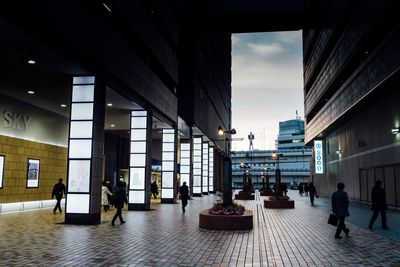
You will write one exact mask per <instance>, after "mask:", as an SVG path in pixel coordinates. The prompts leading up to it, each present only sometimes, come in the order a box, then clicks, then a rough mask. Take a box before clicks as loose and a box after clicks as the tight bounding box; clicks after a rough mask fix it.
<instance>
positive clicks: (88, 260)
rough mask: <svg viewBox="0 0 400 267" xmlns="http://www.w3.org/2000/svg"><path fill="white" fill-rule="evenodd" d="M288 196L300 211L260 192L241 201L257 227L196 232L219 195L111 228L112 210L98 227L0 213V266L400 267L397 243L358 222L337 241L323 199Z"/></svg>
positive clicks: (134, 215) (131, 216) (133, 215)
mask: <svg viewBox="0 0 400 267" xmlns="http://www.w3.org/2000/svg"><path fill="white" fill-rule="evenodd" d="M290 195H292V197H293V198H294V199H295V200H296V208H295V209H288V210H270V209H265V208H263V205H262V204H263V202H262V197H261V198H260V197H259V196H258V195H257V197H256V200H255V201H238V202H241V203H244V204H245V206H246V207H247V208H248V209H252V210H253V213H254V229H253V230H252V231H209V230H203V229H199V227H198V213H199V212H200V211H202V210H203V209H205V208H207V207H209V206H211V205H212V203H213V202H214V201H215V200H216V197H214V196H207V197H202V198H195V199H194V200H191V201H190V202H189V205H188V207H187V212H186V214H182V212H181V209H180V205H174V204H156V205H155V210H152V211H148V212H139V211H130V212H124V213H123V216H124V219H126V221H127V223H126V224H124V225H120V224H116V225H115V226H114V227H113V226H111V225H110V219H111V217H112V215H113V213H114V211H111V212H107V213H105V214H103V215H102V221H103V223H102V224H100V225H96V226H77V225H64V224H62V222H63V220H64V218H63V217H64V216H63V215H60V214H56V215H53V214H52V211H51V210H39V211H30V212H22V213H13V214H0V237H1V239H0V265H1V266H400V265H399V264H400V243H399V242H397V241H395V240H393V239H390V238H387V237H384V236H382V235H380V234H378V233H376V232H374V231H369V230H367V229H366V228H365V225H364V226H363V227H359V226H357V225H356V224H353V223H349V224H348V226H349V228H350V237H347V238H345V237H344V238H342V239H340V240H336V239H334V232H335V228H334V227H332V226H330V225H328V224H327V223H326V221H327V217H328V215H327V212H326V211H325V210H324V208H323V207H324V205H323V203H328V201H327V200H326V199H323V198H320V199H318V200H317V204H318V206H315V207H311V206H310V205H309V202H308V201H307V199H306V198H305V197H298V196H297V194H296V192H295V191H290ZM365 209H367V208H365ZM350 212H352V214H355V213H356V212H355V211H352V210H351V211H350ZM393 223H394V222H393ZM397 223H398V222H397ZM391 225H392V223H391V224H389V226H391ZM392 231H393V232H394V230H392Z"/></svg>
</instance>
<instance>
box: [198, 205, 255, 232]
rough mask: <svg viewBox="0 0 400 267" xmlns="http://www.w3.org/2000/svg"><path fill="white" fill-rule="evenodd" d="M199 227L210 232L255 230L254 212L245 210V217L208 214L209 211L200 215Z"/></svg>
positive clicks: (204, 211)
mask: <svg viewBox="0 0 400 267" xmlns="http://www.w3.org/2000/svg"><path fill="white" fill-rule="evenodd" d="M199 226H200V228H203V229H209V230H251V229H253V212H252V211H251V210H245V211H244V214H243V215H214V214H208V209H206V210H203V211H202V212H200V214H199Z"/></svg>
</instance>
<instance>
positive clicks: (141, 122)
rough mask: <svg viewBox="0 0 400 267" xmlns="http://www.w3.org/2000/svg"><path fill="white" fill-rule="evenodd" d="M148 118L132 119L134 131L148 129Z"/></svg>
mask: <svg viewBox="0 0 400 267" xmlns="http://www.w3.org/2000/svg"><path fill="white" fill-rule="evenodd" d="M146 124H147V118H146V117H131V126H132V128H133V129H137V128H138V129H146Z"/></svg>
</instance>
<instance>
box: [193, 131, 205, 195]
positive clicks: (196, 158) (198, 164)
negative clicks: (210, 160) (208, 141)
mask: <svg viewBox="0 0 400 267" xmlns="http://www.w3.org/2000/svg"><path fill="white" fill-rule="evenodd" d="M202 142H203V140H202V138H201V137H194V138H193V194H197V195H199V194H201V193H202V189H203V188H202V149H203V144H202Z"/></svg>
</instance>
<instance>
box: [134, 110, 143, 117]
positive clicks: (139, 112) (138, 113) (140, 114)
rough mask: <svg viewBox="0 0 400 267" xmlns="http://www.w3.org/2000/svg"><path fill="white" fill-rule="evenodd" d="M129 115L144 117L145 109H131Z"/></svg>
mask: <svg viewBox="0 0 400 267" xmlns="http://www.w3.org/2000/svg"><path fill="white" fill-rule="evenodd" d="M131 116H132V117H135V116H141V117H146V116H147V111H145V110H132V111H131Z"/></svg>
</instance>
